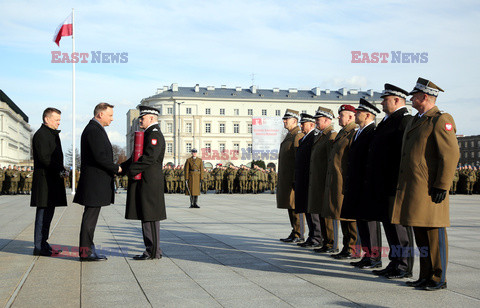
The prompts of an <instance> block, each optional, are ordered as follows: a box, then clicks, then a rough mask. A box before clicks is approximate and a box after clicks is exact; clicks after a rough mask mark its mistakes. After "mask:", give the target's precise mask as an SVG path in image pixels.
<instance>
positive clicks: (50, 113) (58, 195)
mask: <svg viewBox="0 0 480 308" xmlns="http://www.w3.org/2000/svg"><path fill="white" fill-rule="evenodd" d="M60 115H61V111H60V110H58V109H56V108H51V107H50V108H47V109H45V111H44V112H43V124H42V126H40V128H39V129H38V130H37V132H36V133H35V135H33V140H32V149H33V164H34V168H35V169H34V171H33V183H32V196H31V198H30V206H32V207H36V208H37V210H36V214H35V231H34V246H35V247H34V249H33V254H34V255H42V256H51V255H55V254H58V253H60V252H61V250H54V249H52V247H51V246H50V244H48V243H47V240H48V234H49V232H50V224H51V222H52V218H53V214H54V213H55V207H57V206H67V197H66V194H65V185H64V184H63V178H62V177H63V175H64V172H65V168H64V166H63V152H62V144H61V143H60V137H59V135H58V134H59V133H60V131H59V130H58V126H59V125H60V119H61V116H60Z"/></svg>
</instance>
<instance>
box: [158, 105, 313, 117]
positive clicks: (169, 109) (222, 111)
mask: <svg viewBox="0 0 480 308" xmlns="http://www.w3.org/2000/svg"><path fill="white" fill-rule="evenodd" d="M302 112H303V113H307V111H306V110H302ZM160 113H161V111H160ZM167 114H173V106H172V107H167ZM185 114H192V107H186V108H185ZM205 114H206V115H212V109H211V108H205ZM219 114H220V115H227V114H226V113H225V108H220V110H219ZM232 115H233V116H239V115H240V109H233V114H232ZM247 115H248V116H253V109H247ZM281 115H282V112H281V110H280V109H277V110H275V116H276V117H279V116H281ZM262 116H268V110H267V109H262Z"/></svg>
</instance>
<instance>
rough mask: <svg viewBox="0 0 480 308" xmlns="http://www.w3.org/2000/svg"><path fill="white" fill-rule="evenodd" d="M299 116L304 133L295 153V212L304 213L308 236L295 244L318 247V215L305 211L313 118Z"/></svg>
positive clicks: (313, 132)
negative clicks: (303, 240)
mask: <svg viewBox="0 0 480 308" xmlns="http://www.w3.org/2000/svg"><path fill="white" fill-rule="evenodd" d="M300 116H301V118H300V127H301V129H302V133H304V134H305V135H304V136H303V138H302V139H300V142H299V144H298V149H297V153H296V154H295V186H294V187H295V213H297V214H300V213H305V220H306V221H307V225H308V238H307V240H306V241H305V242H303V243H297V245H299V246H301V247H320V246H322V235H321V229H320V215H319V214H311V213H307V209H308V182H309V173H310V155H311V153H312V146H313V140H314V139H315V118H314V117H313V116H311V115H309V114H307V113H301V114H300Z"/></svg>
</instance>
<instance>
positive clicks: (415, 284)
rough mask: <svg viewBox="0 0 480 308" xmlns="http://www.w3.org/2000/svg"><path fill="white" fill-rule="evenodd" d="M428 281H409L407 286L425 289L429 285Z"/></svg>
mask: <svg viewBox="0 0 480 308" xmlns="http://www.w3.org/2000/svg"><path fill="white" fill-rule="evenodd" d="M427 282H428V279H424V278H420V279H418V280H415V281H407V282H406V283H405V284H406V285H407V286H409V287H414V288H423V287H425V286H426V285H427Z"/></svg>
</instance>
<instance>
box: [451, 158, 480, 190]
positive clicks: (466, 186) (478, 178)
mask: <svg viewBox="0 0 480 308" xmlns="http://www.w3.org/2000/svg"><path fill="white" fill-rule="evenodd" d="M457 193H464V194H467V195H472V194H474V193H475V194H478V193H480V168H477V167H472V166H470V165H468V166H462V167H459V168H457V169H456V170H455V175H454V176H453V182H452V187H450V194H452V195H455V194H457Z"/></svg>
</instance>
